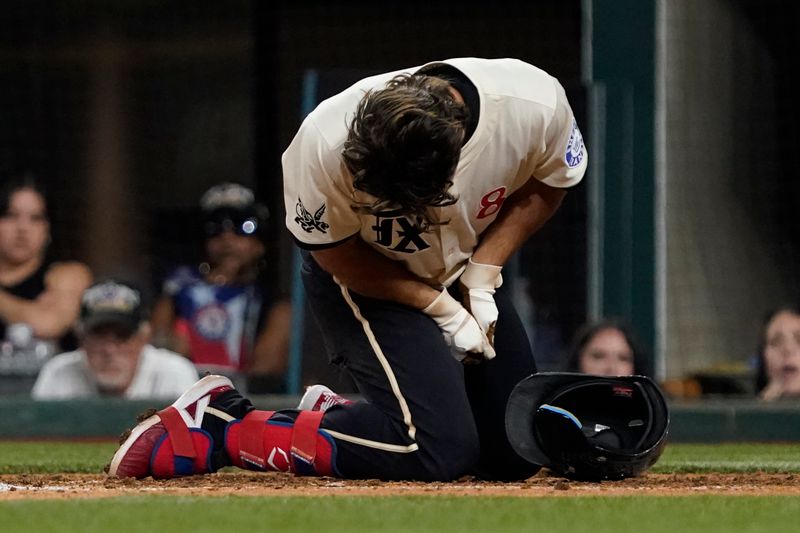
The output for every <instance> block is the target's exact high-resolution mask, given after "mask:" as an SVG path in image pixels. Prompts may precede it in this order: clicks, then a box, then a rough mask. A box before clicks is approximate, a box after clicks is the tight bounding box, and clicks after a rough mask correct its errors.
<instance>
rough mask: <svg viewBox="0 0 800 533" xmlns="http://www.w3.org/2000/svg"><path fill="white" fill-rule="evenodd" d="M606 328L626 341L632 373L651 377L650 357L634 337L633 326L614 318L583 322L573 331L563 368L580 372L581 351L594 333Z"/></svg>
mask: <svg viewBox="0 0 800 533" xmlns="http://www.w3.org/2000/svg"><path fill="white" fill-rule="evenodd" d="M607 329H613V330H617V331H619V332H620V333H622V336H623V337H625V342H627V343H628V346H630V348H631V351H632V352H633V373H634V374H636V375H639V376H647V377H652V374H653V371H652V369H651V365H650V358H649V357H647V353H646V352H645V351H644V349H643V348H642V346H641V344H640V343H639V340H638V339H637V338H636V335H635V334H634V332H633V328H631V326H630V325H628V324H627V323H626V322H624V321H622V320H620V319H616V318H609V319H604V320H600V321H598V322H591V323H587V324H584V325H583V326H582V327H581V328H580V329H579V330H578V331H577V332H576V333H575V335H574V336H573V338H572V343H571V344H570V347H569V351H568V352H567V357H566V369H565V370H566V371H567V372H580V360H581V352H583V349H584V348H585V347H586V345H587V344H589V342H590V341H591V340H592V339H593V338H594V337H595V335H597V334H598V333H600V332H601V331H604V330H607Z"/></svg>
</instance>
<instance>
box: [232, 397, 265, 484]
mask: <svg viewBox="0 0 800 533" xmlns="http://www.w3.org/2000/svg"><path fill="white" fill-rule="evenodd" d="M273 413H275V411H250V412H249V413H247V415H245V417H244V418H243V419H242V427H241V432H240V439H239V459H240V460H241V461H243V462H245V463H248V464H250V465H252V466H253V467H255V469H256V470H266V469H267V458H266V457H265V456H264V432H265V431H266V429H267V426H266V423H267V420H269V417H271V416H272V415H273ZM234 464H236V461H234ZM237 466H238V465H237ZM242 468H247V467H246V466H243V467H242Z"/></svg>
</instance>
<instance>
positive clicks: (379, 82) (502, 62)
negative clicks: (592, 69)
mask: <svg viewBox="0 0 800 533" xmlns="http://www.w3.org/2000/svg"><path fill="white" fill-rule="evenodd" d="M438 63H446V64H448V65H451V66H453V67H455V68H457V69H458V70H459V71H460V72H462V73H463V74H464V75H465V76H466V77H467V78H469V80H470V81H471V82H472V83H473V84H474V85H475V87H476V88H477V90H478V95H479V99H480V111H479V120H478V124H477V127H476V129H475V132H474V133H473V134H472V136H471V137H470V138H469V140H468V141H467V143H466V144H465V145H464V146H463V147H462V149H461V155H460V159H459V163H458V166H457V168H456V172H455V175H454V176H453V185H452V187H451V188H450V189H448V191H449V192H450V193H451V194H453V195H455V196H456V197H457V198H458V201H457V202H456V203H455V204H453V205H450V206H446V207H439V208H431V209H432V210H433V211H434V213H435V218H436V219H437V220H449V221H450V222H449V223H448V224H446V225H441V226H434V227H432V228H431V229H430V230H429V231H427V232H424V233H420V232H419V231H416V230H415V228H414V226H413V224H411V223H410V221H409V220H407V219H406V218H405V217H402V216H397V215H396V214H395V215H392V216H386V217H382V216H376V215H372V214H363V213H357V212H355V211H354V210H353V209H352V207H351V206H352V205H354V204H356V203H359V204H363V203H372V201H374V200H375V199H374V198H373V197H371V196H370V195H368V194H367V193H364V192H362V191H357V190H355V189H354V188H353V177H352V175H351V174H350V173H349V171H348V170H347V168H346V166H345V164H344V161H343V159H342V157H341V154H342V150H343V146H344V142H345V140H346V139H347V128H348V125H349V124H350V121H351V120H352V117H353V115H354V113H355V110H356V107H357V105H358V102H359V101H360V100H361V98H362V96H363V95H364V93H365V91H367V90H370V89H381V88H383V87H384V86H385V84H386V82H387V81H389V80H390V79H391V78H393V77H394V76H396V75H398V74H401V73H413V72H415V71H416V70H418V69H419V68H422V67H414V68H409V69H404V70H399V71H396V72H389V73H386V74H380V75H377V76H373V77H370V78H366V79H363V80H361V81H359V82H357V83H356V84H355V85H353V86H351V87H350V88H348V89H346V90H345V91H343V92H341V93H339V94H337V95H336V96H333V97H331V98H329V99H327V100H325V101H323V102H322V103H320V104H319V106H318V107H317V108H316V109H315V110H314V111H313V112H312V113H310V114H309V115H308V116H307V117H306V119H305V120H304V121H303V124H302V125H301V126H300V130H299V131H298V132H297V134H296V135H295V137H294V139H293V140H292V143H291V144H290V145H289V147H288V148H287V149H286V151H285V152H284V153H283V158H282V162H283V175H284V201H285V204H286V225H287V227H288V228H289V230H290V231H291V232H292V234H293V235H294V237H295V238H296V240H297V241H298V243H299V244H300V245H301V246H304V247H308V248H310V249H314V248H318V247H324V246H326V245H328V246H329V245H333V244H335V243H338V242H340V241H343V240H345V239H347V238H348V237H350V236H352V235H355V234H356V233H358V234H360V236H361V238H362V239H363V240H364V241H365V242H367V243H368V244H369V245H370V246H372V247H373V248H375V249H376V250H378V251H379V252H380V253H382V254H383V255H385V256H387V257H389V258H391V259H394V260H397V261H401V262H403V263H404V264H405V266H406V267H407V268H408V269H409V270H410V271H411V272H413V273H414V274H416V275H417V276H419V277H420V278H422V279H424V280H426V281H427V282H428V283H430V284H431V285H444V286H447V285H449V284H450V283H452V282H453V281H454V280H455V279H456V278H457V277H458V276H459V275H460V274H461V272H462V270H463V268H464V265H465V263H466V261H467V260H468V259H469V257H470V256H471V255H472V253H473V251H474V249H475V247H476V246H477V244H478V239H479V237H480V235H481V233H483V232H484V231H485V230H486V228H487V227H488V226H489V225H490V224H491V223H492V222H493V221H494V220H495V218H496V217H497V214H498V213H499V212H500V209H501V208H502V204H503V202H504V200H505V199H506V198H508V197H509V196H510V195H511V194H513V193H514V191H516V190H517V189H519V188H520V187H521V186H522V185H523V184H525V182H527V181H528V180H529V179H530V178H535V179H538V180H540V181H542V182H543V183H545V184H547V185H550V186H553V187H570V186H572V185H575V184H576V183H578V182H579V181H580V180H581V178H582V177H583V174H584V171H585V170H586V164H587V154H586V148H585V146H584V143H583V137H582V136H581V133H580V130H579V129H578V125H577V123H576V121H575V117H574V115H573V113H572V109H571V108H570V106H569V103H568V102H567V98H566V96H565V94H564V89H563V88H562V87H561V84H559V82H558V80H556V79H555V78H554V77H552V76H550V75H549V74H547V73H546V72H544V71H543V70H541V69H539V68H536V67H534V66H532V65H529V64H527V63H524V62H522V61H519V60H516V59H478V58H458V59H448V60H445V61H438V62H436V64H438ZM432 64H433V63H432ZM424 66H428V65H424Z"/></svg>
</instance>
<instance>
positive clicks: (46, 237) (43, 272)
mask: <svg viewBox="0 0 800 533" xmlns="http://www.w3.org/2000/svg"><path fill="white" fill-rule="evenodd" d="M49 242H50V218H49V215H48V204H47V201H46V198H45V193H44V191H43V189H42V187H41V186H40V184H39V183H37V180H36V179H35V178H34V177H33V176H30V175H26V176H23V177H18V178H12V179H9V180H5V181H4V182H3V184H2V185H0V341H2V347H1V348H2V351H1V352H0V367H2V368H0V373H2V374H4V375H8V374H29V373H30V374H32V375H35V374H36V372H37V371H38V370H39V367H40V366H41V364H42V363H43V362H44V359H46V358H47V357H49V356H50V355H52V353H53V352H54V351H56V350H57V349H74V348H75V345H76V344H75V340H74V337H73V336H72V335H70V331H71V327H72V325H73V323H74V321H75V319H76V318H77V316H78V310H79V307H80V298H81V293H82V292H83V291H84V289H86V287H88V286H89V284H90V283H91V277H92V276H91V272H90V271H89V268H88V267H87V266H86V265H84V264H82V263H78V262H54V261H53V260H51V259H50V258H49V257H47V254H46V252H47V245H48V244H49Z"/></svg>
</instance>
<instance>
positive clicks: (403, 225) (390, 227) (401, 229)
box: [372, 215, 431, 254]
mask: <svg viewBox="0 0 800 533" xmlns="http://www.w3.org/2000/svg"><path fill="white" fill-rule="evenodd" d="M372 229H373V230H375V242H376V243H378V244H380V245H381V246H383V247H385V248H388V249H389V250H391V251H393V252H403V253H405V254H413V253H416V252H420V251H422V250H424V249H426V248H430V247H431V245H430V244H428V243H427V242H425V239H423V238H422V230H420V229H419V228H418V227H417V226H415V225H414V224H413V223H412V222H411V221H410V220H408V219H407V218H406V217H404V216H381V215H376V216H375V225H374V226H372Z"/></svg>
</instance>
